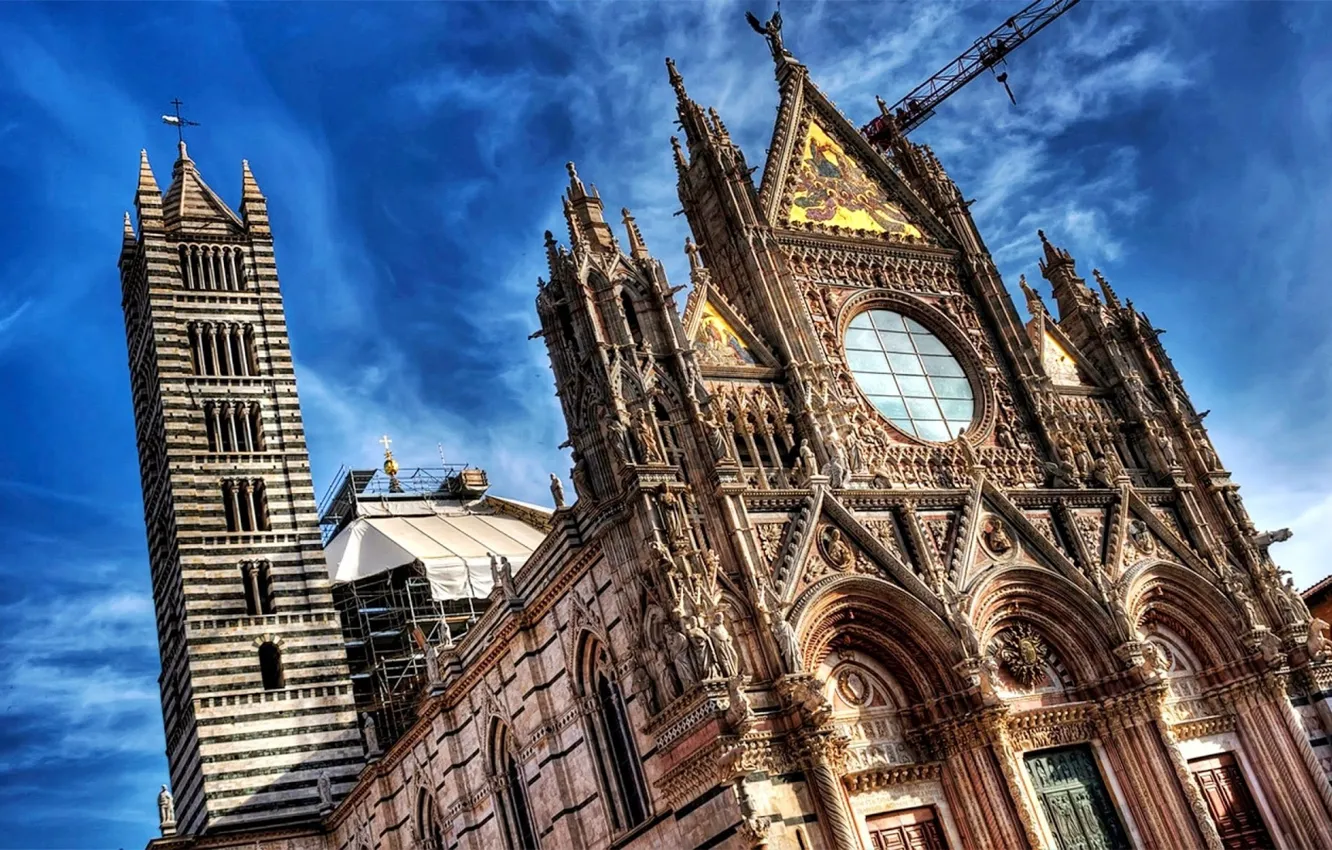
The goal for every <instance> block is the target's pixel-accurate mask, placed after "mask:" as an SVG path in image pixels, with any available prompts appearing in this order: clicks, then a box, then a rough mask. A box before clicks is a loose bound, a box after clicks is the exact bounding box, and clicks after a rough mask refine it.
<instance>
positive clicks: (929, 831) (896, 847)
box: [865, 806, 948, 850]
mask: <svg viewBox="0 0 1332 850" xmlns="http://www.w3.org/2000/svg"><path fill="white" fill-rule="evenodd" d="M865 825H866V826H868V827H869V834H870V846H871V847H873V848H874V850H948V845H947V844H946V843H945V842H944V837H943V830H942V829H941V828H940V827H939V819H938V817H936V816H935V812H934V807H933V806H924V807H922V808H919V809H904V810H902V811H897V812H887V813H885V814H881V815H874V816H873V817H870V818H867V819H866V821H865Z"/></svg>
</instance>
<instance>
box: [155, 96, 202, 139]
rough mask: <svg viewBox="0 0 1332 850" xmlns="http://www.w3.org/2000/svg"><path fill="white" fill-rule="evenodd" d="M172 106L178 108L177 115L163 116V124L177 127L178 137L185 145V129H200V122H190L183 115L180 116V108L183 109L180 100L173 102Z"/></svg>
mask: <svg viewBox="0 0 1332 850" xmlns="http://www.w3.org/2000/svg"><path fill="white" fill-rule="evenodd" d="M171 105H172V106H174V107H176V114H175V115H163V116H162V123H163V124H170V125H171V126H173V127H175V128H176V137H177V138H178V139H179V140H180V141H181V142H182V143H183V142H184V141H185V128H186V127H198V126H199V122H198V121H191V120H189V119H188V118H184V117H182V116H181V114H180V107H181V102H180V98H176V99H175V100H173V101H171Z"/></svg>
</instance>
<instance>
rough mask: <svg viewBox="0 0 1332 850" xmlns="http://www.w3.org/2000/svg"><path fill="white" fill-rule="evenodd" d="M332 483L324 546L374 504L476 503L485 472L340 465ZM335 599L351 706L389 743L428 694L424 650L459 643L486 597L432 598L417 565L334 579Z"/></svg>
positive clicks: (322, 517) (323, 510)
mask: <svg viewBox="0 0 1332 850" xmlns="http://www.w3.org/2000/svg"><path fill="white" fill-rule="evenodd" d="M335 482H336V483H335V484H334V485H333V486H332V487H330V488H329V490H328V491H327V492H326V493H325V495H324V498H323V499H322V500H321V501H320V505H319V525H320V531H321V533H322V536H323V541H324V544H325V545H327V544H328V542H329V541H330V540H332V539H333V538H334V537H335V536H336V535H337V533H338V532H339V531H341V530H342V529H343V528H345V527H346V526H347V525H348V524H349V523H350V522H351V521H352V520H353V519H355V518H356V517H358V516H362V515H365V514H366V513H367V512H369V511H372V510H374V508H375V507H382V506H384V505H386V504H390V503H400V504H401V506H402V507H407V506H408V505H409V504H410V503H412V502H417V503H424V504H423V507H427V508H429V509H431V510H442V509H444V508H447V507H450V506H452V507H457V506H460V505H462V504H464V503H466V502H469V501H474V500H476V499H478V498H479V497H480V496H481V495H483V494H484V492H485V489H486V475H485V472H484V471H483V470H480V469H475V468H469V467H465V466H464V467H457V466H455V467H447V468H439V469H416V470H412V471H410V472H406V473H405V474H400V475H389V474H386V473H385V472H384V471H382V470H377V469H348V468H346V467H343V468H342V469H341V470H339V472H338V477H337V478H336V479H335ZM469 587H470V582H469ZM333 602H334V605H335V606H336V608H337V609H338V613H339V615H340V617H341V620H342V634H343V642H344V645H345V648H346V652H347V663H348V666H349V667H350V670H351V680H352V692H353V694H354V696H355V701H356V709H357V711H358V712H361V713H362V714H367V715H369V716H371V717H372V718H373V720H374V724H375V728H376V732H377V734H378V737H379V741H380V743H381V744H382V745H383V746H385V747H387V746H390V745H391V744H392V743H393V742H394V741H396V740H397V739H398V738H399V737H401V736H402V735H403V733H404V732H406V731H407V729H408V728H409V727H410V726H411V725H412V723H413V722H414V721H415V719H416V712H417V707H418V706H419V704H420V701H421V699H422V698H423V697H424V696H425V692H426V688H427V683H428V675H427V668H426V652H427V650H428V649H429V647H431V646H441V645H442V646H447V645H449V644H452V643H454V642H456V641H458V640H460V639H461V638H462V637H463V636H464V635H465V634H466V633H467V631H468V630H469V629H470V628H471V627H472V625H473V624H475V623H476V621H477V619H478V618H479V617H480V615H481V614H482V613H484V611H485V606H486V603H487V600H486V599H484V598H476V597H475V594H472V595H471V596H470V597H469V598H465V599H449V600H437V599H435V598H433V597H432V595H431V592H430V582H429V580H428V578H427V576H426V572H425V569H424V568H423V567H422V565H421V564H420V562H416V563H408V564H403V565H401V566H397V567H394V568H392V569H388V570H385V571H382V572H379V573H376V574H374V575H369V576H365V577H363V578H359V579H356V580H355V581H347V582H339V583H336V584H334V585H333Z"/></svg>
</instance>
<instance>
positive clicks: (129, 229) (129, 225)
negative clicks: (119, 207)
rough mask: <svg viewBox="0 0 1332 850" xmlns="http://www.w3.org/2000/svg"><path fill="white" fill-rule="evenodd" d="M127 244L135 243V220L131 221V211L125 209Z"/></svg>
mask: <svg viewBox="0 0 1332 850" xmlns="http://www.w3.org/2000/svg"><path fill="white" fill-rule="evenodd" d="M125 244H126V245H133V244H134V222H132V221H130V214H129V211H128V210H126V211H125Z"/></svg>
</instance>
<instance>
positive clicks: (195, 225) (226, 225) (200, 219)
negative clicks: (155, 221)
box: [162, 141, 245, 234]
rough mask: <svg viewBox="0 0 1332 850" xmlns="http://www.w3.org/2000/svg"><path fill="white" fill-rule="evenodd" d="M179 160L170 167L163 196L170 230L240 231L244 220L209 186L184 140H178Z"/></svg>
mask: <svg viewBox="0 0 1332 850" xmlns="http://www.w3.org/2000/svg"><path fill="white" fill-rule="evenodd" d="M176 150H177V157H176V164H175V165H174V166H172V168H171V185H170V186H169V187H168V188H167V191H166V196H165V197H163V198H162V214H163V218H164V220H165V222H166V225H167V227H168V228H170V229H171V230H182V229H184V230H198V231H217V230H218V229H219V228H222V229H224V231H225V232H228V233H237V234H238V233H239V232H240V231H241V230H242V229H243V228H244V227H245V223H244V222H242V221H241V219H240V216H238V215H236V213H235V212H233V211H232V209H231V207H229V206H227V205H226V203H225V202H223V200H222V199H221V198H219V197H218V196H217V193H216V192H214V191H213V190H212V189H210V188H209V187H208V184H207V183H205V182H204V179H203V177H202V176H200V174H199V170H198V169H197V168H196V167H195V165H194V160H192V159H190V152H189V150H188V149H186V147H185V142H184V141H181V142H179V143H177V147H176Z"/></svg>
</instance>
